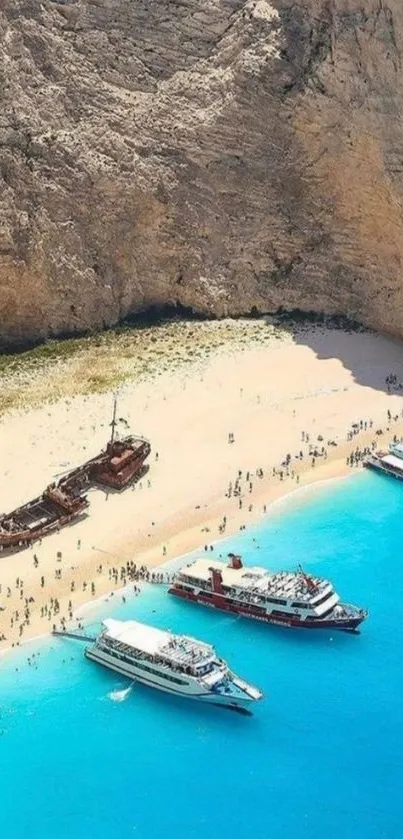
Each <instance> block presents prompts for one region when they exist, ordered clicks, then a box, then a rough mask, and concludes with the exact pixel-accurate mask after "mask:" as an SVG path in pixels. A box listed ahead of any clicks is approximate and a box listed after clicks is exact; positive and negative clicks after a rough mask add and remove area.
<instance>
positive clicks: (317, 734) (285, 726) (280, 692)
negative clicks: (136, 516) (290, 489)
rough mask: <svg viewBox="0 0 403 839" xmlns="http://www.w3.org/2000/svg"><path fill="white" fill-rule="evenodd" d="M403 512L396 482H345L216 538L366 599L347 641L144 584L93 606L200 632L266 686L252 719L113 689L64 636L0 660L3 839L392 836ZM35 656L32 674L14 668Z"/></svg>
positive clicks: (119, 685) (259, 560)
mask: <svg viewBox="0 0 403 839" xmlns="http://www.w3.org/2000/svg"><path fill="white" fill-rule="evenodd" d="M402 513H403V486H401V485H399V484H398V483H394V482H393V481H390V480H387V479H384V478H382V477H378V476H374V475H369V474H361V475H359V476H357V477H354V478H351V479H348V480H346V481H341V482H337V483H335V484H332V485H327V486H325V487H324V488H323V489H322V490H321V491H320V492H315V493H314V494H313V495H312V496H310V497H305V498H303V499H302V500H301V499H299V500H298V501H296V500H295V501H294V502H293V503H292V505H288V506H287V507H278V508H277V510H276V512H275V514H274V515H273V516H272V517H270V518H269V517H268V518H267V519H266V520H265V521H262V523H261V524H260V525H259V526H258V527H257V528H255V529H254V530H253V531H252V530H251V531H249V532H244V533H242V535H240V536H239V537H238V538H236V539H231V540H228V543H227V544H225V543H222V544H221V546H220V550H221V551H222V552H223V553H225V552H226V550H227V549H230V548H235V549H239V551H240V552H241V553H242V554H243V556H244V558H245V560H246V561H247V562H248V563H254V564H263V565H266V566H267V567H270V568H273V569H282V568H293V567H295V565H296V564H297V563H298V562H302V564H303V565H304V567H305V568H306V570H308V571H310V572H313V573H315V574H320V575H324V576H328V577H330V578H331V579H332V580H333V581H334V583H335V585H336V587H337V588H338V590H339V592H340V594H341V595H342V597H343V598H344V599H345V600H347V601H350V602H355V603H357V604H359V605H363V606H367V607H368V608H369V609H370V617H369V619H368V621H367V622H366V623H365V624H364V626H363V630H362V633H361V635H359V636H354V635H348V634H344V633H336V632H334V633H331V632H323V633H322V632H318V633H309V632H306V633H304V632H298V631H293V630H281V629H277V628H271V627H268V626H263V625H261V624H259V623H253V622H251V621H246V620H242V619H237V618H233V617H228V616H226V615H222V614H219V613H214V612H212V611H210V610H207V609H203V608H201V607H195V606H192V605H189V604H183V603H180V602H178V601H176V600H175V599H174V598H172V597H169V596H167V595H166V593H165V590H163V589H161V588H157V587H151V586H150V587H149V588H147V589H146V591H145V592H144V594H143V595H142V596H141V597H140V598H136V599H133V600H131V602H126V604H124V605H123V604H122V603H121V602H119V599H118V598H116V601H115V603H114V604H113V608H112V607H110V606H108V607H105V609H106V611H105V616H106V615H114V616H122V617H137V618H139V619H144V620H148V621H150V622H153V623H155V624H156V625H158V626H161V627H164V628H170V629H172V630H174V631H179V632H181V631H183V632H187V633H189V634H194V635H195V636H196V637H199V638H200V639H205V640H206V641H210V642H213V643H214V644H215V645H216V647H217V649H218V651H219V652H220V653H221V654H222V655H223V656H224V657H225V658H227V659H228V661H229V662H230V664H231V666H232V667H233V669H234V670H235V671H237V672H238V673H239V674H240V675H241V676H244V677H245V678H247V679H249V680H250V681H252V682H255V683H256V684H257V685H259V686H260V687H262V688H263V690H264V691H265V694H266V696H265V700H264V702H261V703H260V704H259V705H257V706H256V710H255V714H254V716H253V717H250V718H249V717H243V716H238V715H237V714H235V713H231V712H229V711H225V710H222V709H216V708H213V707H210V708H209V707H201V706H199V705H197V704H196V703H195V704H192V703H190V702H186V701H185V700H177V699H175V698H171V697H168V696H164V695H163V694H160V693H158V692H153V691H152V690H149V689H146V688H143V687H141V686H134V687H133V688H132V690H131V691H129V692H127V693H125V694H122V693H121V691H123V690H125V688H127V687H128V684H129V683H128V682H127V681H125V679H122V678H120V677H118V676H115V675H114V674H112V673H110V672H108V671H106V670H103V669H102V668H100V667H97V666H96V665H95V664H93V663H90V662H87V661H85V660H84V659H83V657H82V647H81V645H80V644H78V643H76V642H72V641H68V640H67V639H63V640H61V641H58V642H56V641H52V642H46V643H42V644H41V645H40V646H38V645H36V646H30V647H25V648H24V649H23V650H21V651H19V652H18V653H16V654H15V655H13V656H12V657H8V658H4V659H2V660H1V661H0V668H1V669H0V832H1V835H2V836H7V837H8V839H22V837H24V838H25V837H27V836H29V837H30V839H37V837H39V836H41V837H43V836H57V837H59V839H67V837H68V838H69V839H89V838H90V837H94V839H95V837H96V839H128V837H136V838H137V839H160V837H165V839H170V837H171V836H172V837H173V836H175V837H176V839H181V837H197V839H199V837H200V839H201V838H202V837H203V839H204V837H209V839H218V837H220V839H221V837H223V836H224V835H225V836H231V837H232V839H241V837H242V838H243V837H246V836H248V837H249V836H253V837H254V839H263V837H264V839H266V838H267V837H271V839H283V837H290V836H294V837H309V839H316V837H318V838H319V837H321V839H322V837H323V836H326V837H327V839H332V837H338V839H339V837H343V839H358V838H359V839H362V837H365V839H381V837H388V839H389V837H397V836H399V835H401V830H402V827H401V825H402V806H401V798H402V794H401V793H402V773H401V758H402V746H403V726H402V717H403V714H402V689H403V675H402V665H401V657H402V652H401V647H402V644H401V638H402V606H401V592H402V583H403V556H402V545H403V515H402ZM254 539H255V540H256V541H253V540H254ZM34 650H35V651H37V653H38V652H39V656H38V660H39V666H38V669H32V668H30V667H27V666H26V664H25V663H26V659H27V657H28V655H30V654H31V653H32V651H34ZM119 700H120V701H119Z"/></svg>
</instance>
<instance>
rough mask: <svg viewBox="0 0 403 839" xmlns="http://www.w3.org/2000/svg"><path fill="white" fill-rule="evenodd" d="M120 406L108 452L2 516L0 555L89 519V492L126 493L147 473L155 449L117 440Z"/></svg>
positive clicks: (143, 443) (138, 442)
mask: <svg viewBox="0 0 403 839" xmlns="http://www.w3.org/2000/svg"><path fill="white" fill-rule="evenodd" d="M115 417H116V405H115V411H114V418H113V420H112V423H111V425H112V434H111V439H110V440H109V442H108V445H107V447H106V449H105V451H102V452H101V453H100V454H99V455H97V456H96V457H93V458H92V459H91V460H88V461H87V462H86V463H84V464H83V465H82V466H79V467H77V468H76V469H73V470H72V471H71V472H68V473H66V474H65V475H64V476H63V477H62V478H61V479H60V481H58V483H53V484H50V485H49V486H47V487H46V489H45V490H44V492H43V493H42V495H40V496H39V497H38V498H35V499H34V500H33V501H28V503H27V504H24V505H23V506H22V507H18V509H17V510H13V511H12V512H11V513H7V514H6V515H3V516H0V551H2V550H5V549H7V548H8V549H14V550H18V549H19V548H24V547H26V546H27V545H29V544H31V543H32V542H35V541H36V540H38V539H42V538H43V537H44V536H47V534H48V533H51V532H52V531H54V530H59V529H60V528H61V527H63V526H64V525H66V524H69V523H70V522H73V521H76V520H78V519H79V518H81V517H82V516H85V515H86V511H87V508H88V506H89V501H88V498H87V495H86V492H87V491H88V490H89V489H90V488H91V487H95V486H101V487H105V488H109V489H112V490H121V489H124V488H125V487H126V486H128V484H130V483H132V482H133V481H135V480H137V479H138V478H139V477H140V476H141V475H142V474H143V472H144V470H145V467H144V463H145V461H146V459H147V457H148V455H149V454H150V451H151V446H150V443H149V441H148V440H146V439H145V438H144V437H135V436H130V437H125V438H123V439H121V440H115V439H114V434H115V425H116V420H115Z"/></svg>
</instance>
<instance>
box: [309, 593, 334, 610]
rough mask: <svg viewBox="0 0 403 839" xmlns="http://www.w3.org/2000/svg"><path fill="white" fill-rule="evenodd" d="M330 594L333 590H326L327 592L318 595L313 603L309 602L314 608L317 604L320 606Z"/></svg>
mask: <svg viewBox="0 0 403 839" xmlns="http://www.w3.org/2000/svg"><path fill="white" fill-rule="evenodd" d="M332 594H333V591H328V592H327V594H325V595H323V597H320V598H319V600H314V601H313V603H312V602H311V606H313V607H314V608H315V609H316V607H317V606H321V605H322V603H326V600H329V597H331V596H332Z"/></svg>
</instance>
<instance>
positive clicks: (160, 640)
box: [104, 618, 172, 655]
mask: <svg viewBox="0 0 403 839" xmlns="http://www.w3.org/2000/svg"><path fill="white" fill-rule="evenodd" d="M104 626H105V629H106V630H107V635H108V637H109V638H112V639H113V640H115V641H120V642H121V643H122V644H127V645H128V646H129V647H133V648H134V649H136V650H142V651H143V652H144V653H148V655H156V654H157V653H159V652H160V650H161V649H162V648H163V647H165V645H166V644H168V641H169V640H170V638H172V635H171V633H170V632H164V631H163V630H162V629H157V628H156V627H155V626H146V624H144V623H140V622H139V621H117V620H113V619H112V618H108V619H107V620H105V621H104Z"/></svg>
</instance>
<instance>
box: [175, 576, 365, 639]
mask: <svg viewBox="0 0 403 839" xmlns="http://www.w3.org/2000/svg"><path fill="white" fill-rule="evenodd" d="M169 594H173V595H175V597H180V598H182V600H188V601H190V602H192V603H199V604H201V605H202V606H208V607H210V608H213V609H219V610H220V611H222V612H231V613H232V614H235V615H240V616H241V617H244V618H251V619H253V620H258V621H263V623H270V624H273V626H284V627H288V628H290V629H338V630H342V631H344V632H355V631H356V630H357V627H358V626H359V625H360V624H361V623H362V621H363V620H364V618H365V617H366V615H365V613H364V614H357V615H356V616H354V617H346V618H340V619H330V620H323V621H314V620H309V618H308V619H307V620H304V621H301V620H300V619H299V618H298V617H293V616H292V615H289V616H285V617H284V618H282V617H280V616H272V615H270V614H262V613H261V612H260V611H259V612H258V610H257V607H254V606H248V605H247V604H236V603H231V602H229V601H228V600H227V599H226V598H225V597H222V596H221V595H219V594H213V596H212V597H208V598H207V597H204V596H203V594H202V593H199V594H195V593H194V592H191V591H185V590H184V589H180V588H178V587H177V586H172V587H171V588H170V589H169Z"/></svg>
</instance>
